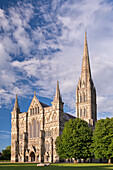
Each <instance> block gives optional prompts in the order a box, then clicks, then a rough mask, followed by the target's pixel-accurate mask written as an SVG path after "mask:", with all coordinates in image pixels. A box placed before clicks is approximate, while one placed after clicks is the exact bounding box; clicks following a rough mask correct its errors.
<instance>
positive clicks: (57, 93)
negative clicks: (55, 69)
mask: <svg viewBox="0 0 113 170" xmlns="http://www.w3.org/2000/svg"><path fill="white" fill-rule="evenodd" d="M54 100H55V101H56V100H61V95H60V89H59V81H58V80H57V88H56V93H55V97H54Z"/></svg>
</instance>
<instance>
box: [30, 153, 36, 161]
mask: <svg viewBox="0 0 113 170" xmlns="http://www.w3.org/2000/svg"><path fill="white" fill-rule="evenodd" d="M30 157H31V162H34V161H35V154H34V152H31V153H30Z"/></svg>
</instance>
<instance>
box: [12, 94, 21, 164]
mask: <svg viewBox="0 0 113 170" xmlns="http://www.w3.org/2000/svg"><path fill="white" fill-rule="evenodd" d="M19 113H20V107H19V104H18V98H17V94H16V99H15V104H14V107H13V111H12V112H11V114H12V117H11V138H12V139H11V161H12V162H17V161H18V152H19V120H18V118H19Z"/></svg>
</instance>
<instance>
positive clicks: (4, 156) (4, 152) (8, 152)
mask: <svg viewBox="0 0 113 170" xmlns="http://www.w3.org/2000/svg"><path fill="white" fill-rule="evenodd" d="M1 159H2V160H10V159H11V146H7V147H6V149H4V150H2V156H1Z"/></svg>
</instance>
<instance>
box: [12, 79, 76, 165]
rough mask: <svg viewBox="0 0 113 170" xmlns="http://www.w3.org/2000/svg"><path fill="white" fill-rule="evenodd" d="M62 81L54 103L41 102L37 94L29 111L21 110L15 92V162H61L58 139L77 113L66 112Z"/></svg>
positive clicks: (13, 123) (13, 141)
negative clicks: (57, 147) (56, 142)
mask: <svg viewBox="0 0 113 170" xmlns="http://www.w3.org/2000/svg"><path fill="white" fill-rule="evenodd" d="M63 104H64V103H63V102H62V98H61V95H60V90H59V83H58V82H57V89H56V94H55V97H54V100H53V102H52V106H48V105H46V104H44V103H41V102H39V100H38V99H37V97H36V95H35V93H34V97H33V99H32V102H31V104H30V107H29V109H28V111H27V112H24V113H21V112H20V108H19V105H18V99H17V95H16V100H15V105H14V108H13V111H12V112H11V113H12V118H11V123H12V129H11V161H12V162H59V157H58V155H57V153H56V150H55V140H56V138H57V136H59V135H61V134H62V131H63V128H64V124H65V122H66V121H68V120H69V119H70V118H72V119H74V118H75V117H74V116H71V115H68V114H67V113H64V111H63Z"/></svg>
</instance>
